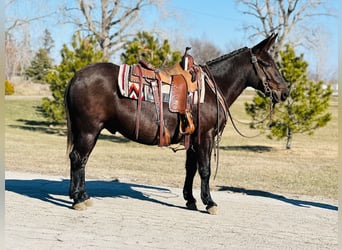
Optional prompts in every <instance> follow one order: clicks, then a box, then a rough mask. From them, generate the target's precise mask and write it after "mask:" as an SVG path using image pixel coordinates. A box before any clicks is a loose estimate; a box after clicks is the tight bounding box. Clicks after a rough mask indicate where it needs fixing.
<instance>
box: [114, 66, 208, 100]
mask: <svg viewBox="0 0 342 250" xmlns="http://www.w3.org/2000/svg"><path fill="white" fill-rule="evenodd" d="M137 67H140V65H128V64H122V65H121V66H120V70H119V76H118V85H119V86H118V87H119V90H120V94H121V95H122V96H124V97H127V98H130V99H133V100H137V99H138V98H139V95H140V94H141V100H142V101H149V102H154V97H153V90H152V85H151V84H152V82H156V81H157V78H156V76H155V73H154V71H151V70H145V69H144V68H142V75H143V79H144V84H143V87H142V89H140V76H139V74H140V72H138V68H137ZM177 73H179V71H176V70H175V69H171V68H166V69H165V70H162V71H160V78H161V81H162V89H161V92H162V98H161V99H162V101H163V102H165V103H170V102H172V100H171V99H172V98H170V93H171V92H172V91H171V90H172V79H171V77H172V76H173V74H177ZM185 80H186V81H187V82H189V80H188V79H185ZM194 84H195V85H197V84H196V83H191V85H190V87H189V85H188V95H189V96H190V97H191V99H192V104H197V103H198V102H200V103H203V102H204V97H205V87H204V74H202V73H201V80H200V84H201V91H198V90H197V87H196V88H195V87H193V85H194ZM141 91H142V93H140V92H141ZM199 93H200V96H199Z"/></svg>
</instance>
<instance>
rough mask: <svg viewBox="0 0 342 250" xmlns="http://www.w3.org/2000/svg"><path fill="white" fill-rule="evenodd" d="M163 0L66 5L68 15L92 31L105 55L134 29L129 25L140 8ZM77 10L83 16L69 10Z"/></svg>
mask: <svg viewBox="0 0 342 250" xmlns="http://www.w3.org/2000/svg"><path fill="white" fill-rule="evenodd" d="M161 2H162V0H136V1H121V0H101V5H100V6H97V5H96V4H95V3H94V2H93V1H89V0H88V1H87V0H78V4H79V8H77V9H75V8H65V10H66V12H65V14H66V15H67V17H68V19H69V20H70V21H71V22H72V23H74V24H75V25H76V26H77V27H78V28H79V29H80V30H82V31H86V32H88V33H90V34H92V35H95V38H96V40H97V41H98V44H99V45H100V47H101V49H102V51H103V53H104V57H105V58H107V59H109V58H110V57H111V55H113V54H114V53H115V52H117V51H118V50H120V49H121V48H122V47H123V44H124V43H126V42H127V41H128V39H129V38H131V37H132V36H134V35H135V34H136V32H135V31H134V29H132V27H133V24H135V23H136V21H137V20H138V17H139V12H140V11H141V10H142V9H143V8H144V7H146V6H148V5H158V4H159V3H161ZM75 10H76V11H80V12H81V14H82V16H83V18H82V19H80V18H79V15H77V14H76V15H74V14H72V13H73V11H75Z"/></svg>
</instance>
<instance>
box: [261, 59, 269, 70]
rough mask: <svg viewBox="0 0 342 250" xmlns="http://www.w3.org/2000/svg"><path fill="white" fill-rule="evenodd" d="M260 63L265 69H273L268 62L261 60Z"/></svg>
mask: <svg viewBox="0 0 342 250" xmlns="http://www.w3.org/2000/svg"><path fill="white" fill-rule="evenodd" d="M259 62H260V63H261V64H262V66H264V67H266V68H267V67H271V64H270V63H268V62H265V61H263V60H259Z"/></svg>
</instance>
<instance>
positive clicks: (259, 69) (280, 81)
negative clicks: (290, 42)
mask: <svg viewBox="0 0 342 250" xmlns="http://www.w3.org/2000/svg"><path fill="white" fill-rule="evenodd" d="M276 38H277V35H274V34H272V35H271V36H269V37H268V38H266V39H265V40H263V41H261V42H260V43H259V44H257V45H255V46H254V47H253V48H252V49H250V56H251V61H252V64H253V67H254V71H255V74H256V76H257V78H258V79H259V81H258V83H257V85H256V86H254V87H255V88H256V89H258V90H260V91H262V92H263V93H265V94H266V95H268V96H270V97H271V98H272V102H273V103H278V102H280V101H285V100H286V98H287V97H288V95H289V89H288V87H287V84H286V82H285V80H284V78H283V77H282V75H281V73H280V72H279V69H278V67H277V65H276V63H275V62H274V60H273V58H272V57H271V55H270V54H269V53H268V50H269V49H270V47H271V46H272V45H273V44H274V41H275V39H276Z"/></svg>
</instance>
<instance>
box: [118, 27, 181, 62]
mask: <svg viewBox="0 0 342 250" xmlns="http://www.w3.org/2000/svg"><path fill="white" fill-rule="evenodd" d="M124 49H125V52H124V53H122V54H121V61H122V62H123V63H127V64H134V63H137V62H138V61H139V60H141V59H144V60H146V61H148V62H150V63H151V64H152V65H154V66H155V67H162V66H171V65H174V64H176V63H178V62H180V60H181V57H182V54H181V52H180V51H171V46H170V44H169V42H168V40H164V41H163V42H162V43H160V42H159V40H158V39H157V38H155V37H153V36H152V35H151V34H149V33H148V32H139V33H138V34H137V37H136V38H134V39H133V40H132V41H130V42H128V43H126V44H125V46H124Z"/></svg>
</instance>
